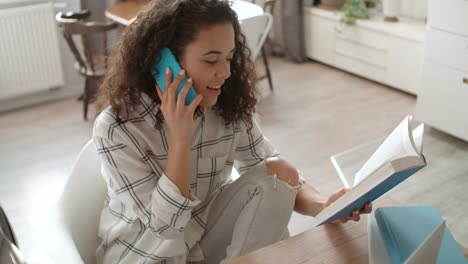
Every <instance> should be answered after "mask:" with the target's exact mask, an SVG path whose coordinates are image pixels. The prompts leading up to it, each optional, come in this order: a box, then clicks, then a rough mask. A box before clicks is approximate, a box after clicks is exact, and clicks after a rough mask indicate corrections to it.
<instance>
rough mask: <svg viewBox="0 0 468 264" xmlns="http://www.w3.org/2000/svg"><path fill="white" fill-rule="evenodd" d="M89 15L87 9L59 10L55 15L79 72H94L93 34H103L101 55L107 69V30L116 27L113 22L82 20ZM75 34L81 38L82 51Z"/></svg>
mask: <svg viewBox="0 0 468 264" xmlns="http://www.w3.org/2000/svg"><path fill="white" fill-rule="evenodd" d="M90 16H91V13H90V12H89V11H88V10H83V11H80V12H68V13H63V12H59V13H57V15H56V16H55V20H56V21H57V23H58V25H59V27H60V28H61V29H62V33H63V37H64V38H65V41H66V42H67V44H68V47H69V48H70V50H71V52H72V53H73V56H74V57H75V60H76V62H77V63H78V65H79V67H80V73H82V74H86V73H95V72H96V68H97V67H96V66H97V65H96V64H97V62H96V61H94V59H93V52H92V49H91V44H90V38H91V35H94V34H102V35H103V46H102V48H103V55H104V58H105V62H104V68H105V69H107V57H108V43H107V42H108V41H107V32H108V31H110V30H113V29H116V28H117V27H118V24H117V23H115V22H110V21H109V22H85V21H84V20H85V19H87V18H88V17H90ZM74 35H77V36H78V38H79V39H81V46H82V47H83V49H82V52H80V49H79V48H78V47H79V46H80V45H78V43H75V40H74V38H73V36H74Z"/></svg>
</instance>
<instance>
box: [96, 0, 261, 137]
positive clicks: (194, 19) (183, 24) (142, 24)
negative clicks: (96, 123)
mask: <svg viewBox="0 0 468 264" xmlns="http://www.w3.org/2000/svg"><path fill="white" fill-rule="evenodd" d="M220 23H230V24H232V26H233V29H234V33H235V50H234V54H233V59H232V60H231V76H230V77H229V78H228V79H227V80H226V81H225V83H224V85H223V88H222V90H223V92H222V93H221V95H220V96H219V97H218V101H217V103H216V105H215V106H214V109H215V111H216V113H217V114H219V115H220V116H221V117H222V118H223V120H224V121H225V124H226V125H227V124H229V123H231V122H236V121H244V122H246V123H247V124H248V125H249V127H251V126H252V114H253V113H254V110H255V105H256V103H257V100H256V98H255V88H256V87H255V71H254V65H253V63H252V61H251V59H250V55H251V51H250V50H249V49H248V47H247V45H246V40H245V36H244V35H243V34H242V32H241V29H240V26H239V22H238V19H237V15H236V13H235V11H233V10H232V9H231V8H230V4H229V2H227V1H220V0H153V1H151V2H150V3H149V4H148V6H147V7H146V8H145V10H144V11H142V12H141V13H140V14H139V15H138V17H137V18H136V20H135V21H134V22H132V23H131V24H130V25H129V26H128V27H127V28H125V30H124V32H123V33H122V36H121V39H120V41H119V43H118V45H117V46H116V49H115V50H113V55H112V56H111V58H110V63H109V65H110V68H109V71H108V73H107V75H106V76H105V78H104V81H103V83H102V85H101V86H100V88H99V91H98V98H97V102H96V108H97V113H98V114H99V113H100V112H101V111H103V109H104V108H106V107H107V106H108V105H111V106H112V108H113V110H114V111H115V113H116V115H117V118H118V119H120V120H122V119H125V117H126V116H128V115H129V112H130V111H132V110H134V109H135V107H136V106H137V105H138V102H139V95H140V93H142V92H143V93H145V94H147V95H148V96H149V97H150V98H152V99H153V100H154V101H155V102H156V103H157V104H160V103H161V101H160V99H159V96H158V95H157V93H156V90H155V80H154V79H153V77H152V75H151V73H150V69H151V67H152V66H153V63H154V62H155V59H156V60H159V59H160V52H161V50H162V49H163V48H165V47H168V48H170V49H171V50H172V51H173V53H174V55H175V56H176V57H177V58H178V59H180V58H181V56H182V55H183V51H184V49H185V47H186V46H187V45H188V44H189V43H190V42H192V41H193V40H194V39H195V37H196V34H197V32H198V30H200V29H203V28H206V27H208V26H210V25H213V24H220ZM197 113H201V111H200V109H197ZM163 122H164V117H163V115H162V112H161V111H159V113H158V114H157V122H156V128H158V129H161V127H162V123H163Z"/></svg>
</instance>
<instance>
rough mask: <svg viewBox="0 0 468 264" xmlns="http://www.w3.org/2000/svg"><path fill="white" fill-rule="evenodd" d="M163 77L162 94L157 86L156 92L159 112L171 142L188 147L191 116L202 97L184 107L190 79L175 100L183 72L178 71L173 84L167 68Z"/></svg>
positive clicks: (191, 123) (170, 73) (192, 124)
mask: <svg viewBox="0 0 468 264" xmlns="http://www.w3.org/2000/svg"><path fill="white" fill-rule="evenodd" d="M165 77H166V81H165V87H164V92H162V91H161V89H160V87H159V86H158V85H157V84H156V91H157V92H158V95H159V98H160V99H161V111H162V112H163V115H164V119H165V120H166V123H167V125H168V127H169V131H170V139H171V141H175V142H178V143H185V144H189V145H190V144H191V141H192V136H193V130H194V120H193V115H194V112H195V109H196V108H197V106H198V105H199V104H200V102H201V101H202V99H203V97H202V96H201V95H200V94H199V95H197V97H195V99H194V100H193V101H192V103H191V104H190V105H187V106H186V105H185V97H186V95H187V93H188V91H189V88H190V86H192V84H193V81H192V78H189V79H188V80H187V82H185V84H184V87H183V88H182V90H181V92H180V93H179V96H178V97H177V99H176V91H177V88H178V87H179V85H180V83H181V82H182V80H183V79H184V77H185V71H184V70H182V71H180V72H179V73H178V74H177V76H176V78H175V79H174V82H172V83H171V77H172V72H171V70H170V69H169V68H167V69H166V73H165Z"/></svg>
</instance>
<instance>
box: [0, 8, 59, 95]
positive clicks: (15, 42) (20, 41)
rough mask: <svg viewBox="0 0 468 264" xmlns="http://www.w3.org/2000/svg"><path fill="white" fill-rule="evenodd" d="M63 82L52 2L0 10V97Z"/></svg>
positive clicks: (21, 93) (37, 89)
mask: <svg viewBox="0 0 468 264" xmlns="http://www.w3.org/2000/svg"><path fill="white" fill-rule="evenodd" d="M63 83H64V81H63V71H62V63H61V59H60V50H59V45H58V40H57V29H56V25H55V14H54V7H53V5H52V3H44V4H37V5H28V6H22V7H15V8H7V9H0V99H6V98H11V97H16V96H21V95H27V94H31V93H35V92H40V91H43V90H47V89H50V88H56V87H60V86H63Z"/></svg>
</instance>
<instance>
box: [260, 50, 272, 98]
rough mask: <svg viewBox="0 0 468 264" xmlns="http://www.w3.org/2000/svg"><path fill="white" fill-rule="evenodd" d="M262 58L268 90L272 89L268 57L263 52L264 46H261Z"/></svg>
mask: <svg viewBox="0 0 468 264" xmlns="http://www.w3.org/2000/svg"><path fill="white" fill-rule="evenodd" d="M262 59H263V64H264V65H265V71H266V75H267V78H268V84H269V85H270V90H271V91H273V82H272V80H271V73H270V66H269V65H268V59H267V56H266V52H265V47H262Z"/></svg>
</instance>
